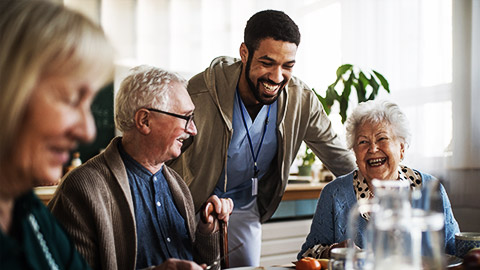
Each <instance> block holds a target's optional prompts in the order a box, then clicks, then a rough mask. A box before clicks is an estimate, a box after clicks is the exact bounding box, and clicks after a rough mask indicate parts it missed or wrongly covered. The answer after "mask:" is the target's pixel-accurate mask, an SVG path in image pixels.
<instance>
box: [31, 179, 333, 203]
mask: <svg viewBox="0 0 480 270" xmlns="http://www.w3.org/2000/svg"><path fill="white" fill-rule="evenodd" d="M297 178H298V177H297ZM327 183H328V182H316V183H301V184H297V183H291V184H287V188H286V189H285V194H284V195H283V198H282V201H293V200H307V199H318V197H319V196H320V192H321V191H322V189H323V188H324V187H325V185H326V184H327ZM56 189H57V186H42V187H36V188H34V191H35V194H37V196H38V198H40V200H41V201H42V202H43V203H45V205H47V204H48V202H49V201H50V200H51V199H52V198H53V194H54V193H55V190H56Z"/></svg>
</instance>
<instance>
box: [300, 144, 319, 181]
mask: <svg viewBox="0 0 480 270" xmlns="http://www.w3.org/2000/svg"><path fill="white" fill-rule="evenodd" d="M301 159H302V164H300V166H298V175H301V176H308V175H311V171H312V165H313V163H314V162H315V154H314V153H313V152H312V150H311V149H310V148H308V147H306V148H305V152H304V153H303V155H302V156H301Z"/></svg>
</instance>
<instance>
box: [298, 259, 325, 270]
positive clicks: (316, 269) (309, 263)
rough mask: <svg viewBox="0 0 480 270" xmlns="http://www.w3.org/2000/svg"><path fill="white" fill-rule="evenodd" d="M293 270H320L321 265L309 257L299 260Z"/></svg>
mask: <svg viewBox="0 0 480 270" xmlns="http://www.w3.org/2000/svg"><path fill="white" fill-rule="evenodd" d="M295 269H297V270H320V269H322V265H321V264H320V262H319V261H318V260H317V259H314V258H311V257H305V258H301V259H300V260H299V261H298V262H297V263H296V264H295Z"/></svg>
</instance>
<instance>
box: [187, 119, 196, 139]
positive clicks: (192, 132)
mask: <svg viewBox="0 0 480 270" xmlns="http://www.w3.org/2000/svg"><path fill="white" fill-rule="evenodd" d="M185 132H187V133H188V134H190V135H191V136H195V135H197V126H196V125H195V121H191V122H190V123H189V124H188V126H187V129H186V130H185Z"/></svg>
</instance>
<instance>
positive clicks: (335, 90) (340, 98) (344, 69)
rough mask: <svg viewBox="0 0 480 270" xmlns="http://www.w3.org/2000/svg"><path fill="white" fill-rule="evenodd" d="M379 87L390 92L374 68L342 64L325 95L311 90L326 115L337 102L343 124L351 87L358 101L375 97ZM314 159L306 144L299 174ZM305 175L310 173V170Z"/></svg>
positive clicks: (387, 85) (383, 79)
mask: <svg viewBox="0 0 480 270" xmlns="http://www.w3.org/2000/svg"><path fill="white" fill-rule="evenodd" d="M381 88H383V89H385V91H387V92H388V93H390V88H389V84H388V81H387V80H386V79H385V77H384V76H383V75H382V74H380V73H379V72H377V71H375V70H371V71H363V70H361V69H360V68H358V67H356V66H354V65H352V64H344V65H341V66H340V67H339V68H338V69H337V78H336V80H335V82H334V83H332V84H331V85H329V86H328V89H327V91H326V93H325V97H323V96H321V95H320V94H319V93H318V92H317V91H315V89H312V90H313V92H315V95H316V96H317V98H318V99H319V100H320V102H321V103H322V105H323V108H324V110H325V113H327V115H330V112H331V109H332V106H333V104H334V102H335V101H337V102H338V103H339V107H340V111H339V114H340V116H341V117H342V124H344V123H345V121H346V120H347V110H348V106H349V103H350V94H351V93H352V89H353V90H355V91H356V94H357V101H358V103H360V102H363V101H367V100H373V99H375V97H376V96H377V95H378V92H379V90H380V89H381ZM339 93H340V94H339ZM314 161H315V154H314V153H313V152H312V150H310V148H309V147H308V146H307V147H306V149H305V153H304V154H303V155H302V165H300V166H299V167H298V170H299V174H300V170H301V168H302V167H303V166H308V165H310V167H311V165H312V164H313V162H314ZM302 170H303V169H302ZM307 175H310V172H308V174H307Z"/></svg>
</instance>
